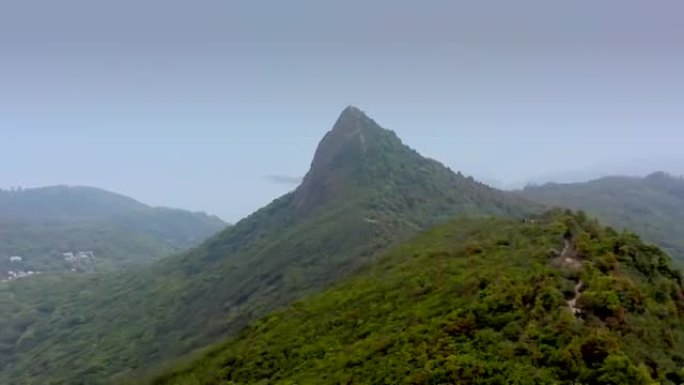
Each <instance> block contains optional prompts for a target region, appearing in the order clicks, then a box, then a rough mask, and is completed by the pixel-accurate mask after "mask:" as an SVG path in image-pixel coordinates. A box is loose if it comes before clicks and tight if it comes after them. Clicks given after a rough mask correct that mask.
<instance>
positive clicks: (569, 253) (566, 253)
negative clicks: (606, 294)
mask: <svg viewBox="0 0 684 385" xmlns="http://www.w3.org/2000/svg"><path fill="white" fill-rule="evenodd" d="M560 257H561V260H562V261H563V263H564V264H566V265H567V266H581V264H582V262H581V261H580V260H579V259H578V258H577V251H575V249H574V248H573V246H572V242H571V241H570V240H569V239H566V240H565V247H563V251H562V252H561V255H560ZM583 285H584V283H583V282H582V280H581V279H580V280H579V281H577V284H576V285H575V296H574V297H573V298H572V299H570V300H568V301H567V302H568V308H569V309H570V311H571V312H572V314H574V315H578V314H580V313H582V310H581V309H579V308H578V307H577V300H578V299H580V297H581V296H582V293H581V291H582V286H583Z"/></svg>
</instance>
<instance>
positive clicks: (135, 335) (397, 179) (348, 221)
mask: <svg viewBox="0 0 684 385" xmlns="http://www.w3.org/2000/svg"><path fill="white" fill-rule="evenodd" d="M537 210H538V206H537V205H535V204H531V203H529V202H528V201H526V200H524V199H522V198H519V197H517V196H515V195H511V194H508V193H504V192H501V191H498V190H494V189H491V188H489V187H487V186H484V185H482V184H480V183H477V182H476V181H474V180H472V179H471V178H466V177H464V176H462V175H460V174H458V173H454V172H452V171H451V170H449V169H448V168H446V167H444V166H443V165H441V164H440V163H438V162H436V161H433V160H429V159H426V158H423V157H422V156H420V155H419V154H418V153H417V152H415V151H414V150H412V149H410V148H408V147H407V146H405V145H404V144H403V143H402V142H401V140H399V138H398V137H397V136H396V135H395V134H394V133H393V132H391V131H389V130H385V129H383V128H381V127H380V126H379V125H378V124H377V123H375V122H374V121H373V120H371V119H370V118H368V117H367V116H366V115H365V114H363V113H362V112H361V111H359V110H358V109H356V108H354V107H349V108H347V109H345V110H344V111H343V112H342V114H341V115H340V117H339V119H338V120H337V122H336V123H335V125H334V127H333V129H332V130H331V131H330V132H329V133H328V134H327V135H326V136H325V138H324V139H323V140H322V141H321V144H320V146H319V148H318V149H317V151H316V154H315V157H314V160H313V162H312V165H311V170H310V171H309V173H308V174H307V176H306V177H305V179H304V181H303V183H302V185H301V186H299V187H298V188H297V189H296V190H295V191H293V192H292V193H289V194H286V195H285V196H283V197H281V198H278V199H276V200H275V201H274V202H272V203H271V204H269V205H268V206H266V207H264V208H262V209H260V210H258V211H257V212H255V213H254V214H252V215H250V216H249V217H247V218H245V219H244V220H242V221H240V222H239V223H237V224H236V225H235V226H233V227H231V228H228V229H226V230H225V231H223V232H222V233H220V234H218V235H216V236H214V237H212V238H211V239H209V240H207V241H206V242H205V243H203V244H202V245H200V246H199V247H197V248H195V249H193V250H191V251H189V252H188V253H185V254H183V255H179V256H176V257H172V258H169V259H165V260H163V261H161V262H159V263H157V264H154V265H153V266H151V267H149V268H147V269H143V270H141V271H137V272H131V273H126V274H120V275H116V276H108V277H100V276H93V277H89V278H87V279H85V278H84V279H83V280H78V281H69V282H57V283H55V282H51V281H49V280H32V281H34V282H32V283H31V284H24V285H12V286H8V287H5V288H4V289H3V288H2V287H1V286H0V295H3V294H5V293H2V292H1V290H5V291H6V294H7V295H6V297H8V298H11V301H9V303H8V304H6V308H7V310H3V309H0V310H2V311H0V314H3V317H4V318H5V319H0V328H1V329H2V330H3V336H2V341H1V342H2V344H3V345H2V349H0V365H2V366H3V370H2V371H1V374H0V382H8V383H22V384H24V383H28V384H44V383H49V382H50V381H53V382H54V383H69V384H81V383H82V384H93V383H101V382H103V381H104V380H106V379H108V378H111V377H112V376H116V378H119V379H121V378H130V377H127V376H128V375H130V376H133V377H135V376H136V373H139V372H140V371H145V370H148V369H150V368H151V367H153V366H154V365H156V364H157V363H160V362H164V361H165V360H168V359H171V358H176V357H178V356H180V355H183V354H186V353H188V352H190V351H192V350H193V349H196V348H199V347H202V346H206V345H207V344H209V343H211V342H214V341H217V340H218V339H221V338H224V337H226V336H230V335H234V334H235V333H237V332H239V331H240V330H242V328H243V327H244V326H246V325H247V324H248V323H249V322H251V321H252V320H254V319H256V318H258V317H261V316H263V315H265V314H267V313H269V312H271V311H273V310H274V309H277V308H280V307H283V306H286V305H288V304H290V303H291V302H292V301H294V300H296V299H300V298H302V297H304V296H306V295H309V294H312V293H315V292H318V291H320V290H322V289H324V288H326V287H328V286H329V285H330V284H331V283H334V282H336V281H338V280H340V279H342V278H345V277H347V276H348V275H349V274H351V273H352V272H354V271H356V270H358V269H359V268H362V267H363V266H366V265H368V264H369V263H372V262H374V261H375V260H376V258H377V257H378V256H379V255H381V254H382V253H384V252H385V251H386V250H387V249H388V248H389V247H391V246H393V245H395V244H396V243H397V242H400V241H403V240H405V239H406V238H407V237H410V236H412V235H414V234H416V233H417V232H419V231H421V230H422V229H425V228H426V227H429V226H432V225H434V224H436V223H439V222H442V221H445V220H447V219H448V218H451V217H453V216H456V215H472V216H478V215H498V216H509V217H511V216H518V217H520V216H525V215H528V214H529V213H530V212H536V211H537ZM35 285H45V286H46V287H48V288H52V290H44V291H46V292H49V293H50V295H45V296H42V297H36V296H34V295H32V293H33V290H34V289H35ZM1 305H2V303H0V306H1Z"/></svg>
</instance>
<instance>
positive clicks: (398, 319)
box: [149, 211, 684, 385]
mask: <svg viewBox="0 0 684 385" xmlns="http://www.w3.org/2000/svg"><path fill="white" fill-rule="evenodd" d="M564 237H565V238H567V237H571V238H572V242H573V243H574V244H575V246H574V247H576V250H577V254H578V258H580V259H581V261H582V267H581V269H579V270H576V271H575V270H567V269H563V268H558V267H554V265H553V263H552V259H553V258H554V257H557V255H558V253H559V251H560V250H561V248H563V242H564V241H563V239H564ZM578 281H581V282H583V289H582V292H581V297H580V298H579V301H578V307H579V308H580V309H581V313H580V314H578V315H575V314H573V312H571V311H570V309H569V308H568V304H567V301H568V300H569V299H570V298H572V297H573V296H574V295H575V293H574V290H573V287H574V286H575V285H576V282H578ZM683 284H684V282H683V278H682V275H681V274H680V273H679V272H678V271H676V270H675V269H673V268H672V267H671V266H670V260H669V257H668V256H667V255H666V254H665V253H663V252H662V251H661V250H659V249H658V248H656V247H654V246H650V245H646V244H644V243H642V242H641V241H640V240H639V238H638V237H637V236H635V235H634V234H631V233H626V232H617V231H614V230H613V229H611V228H603V227H601V226H599V224H598V223H597V222H596V221H593V220H589V219H587V217H586V216H585V215H583V214H572V213H569V212H560V211H556V212H552V213H548V214H545V215H543V216H541V217H539V218H536V219H535V220H533V221H526V222H521V221H511V220H504V219H477V220H471V219H459V220H455V221H453V222H450V223H448V224H445V225H442V226H438V227H436V228H434V229H432V230H430V231H428V232H427V233H425V234H423V235H421V236H419V237H417V238H416V239H414V240H412V241H410V242H407V243H405V244H402V245H401V246H399V247H396V248H394V249H393V251H391V252H390V253H389V254H388V255H386V256H384V257H383V258H381V259H380V260H379V262H378V263H377V264H375V265H373V266H372V267H370V268H368V269H366V270H365V271H364V272H362V273H360V274H359V275H358V276H356V277H354V278H353V279H350V280H348V281H346V282H344V283H342V284H340V285H337V286H336V287H334V288H332V289H330V290H327V291H325V292H324V293H322V294H319V295H315V296H313V297H311V298H308V299H306V300H303V301H299V302H296V303H294V304H293V305H292V306H290V307H289V308H288V309H286V310H283V311H279V312H276V313H274V314H271V315H269V316H267V317H265V318H262V319H261V320H259V321H258V322H256V323H255V324H253V325H252V326H250V327H249V328H247V329H246V330H245V331H243V332H242V333H241V334H240V335H239V336H237V337H235V338H233V339H230V340H228V341H226V342H224V343H221V344H218V345H215V346H213V347H211V348H209V349H207V350H206V351H205V352H204V353H203V354H202V355H201V358H199V359H194V360H190V361H188V362H186V363H184V364H183V363H179V364H177V365H174V366H173V369H172V370H171V371H170V372H168V373H165V374H163V375H160V376H158V377H156V378H155V379H153V380H151V381H149V383H151V384H153V385H212V384H310V383H316V384H502V383H507V384H596V385H598V384H601V385H604V384H615V385H617V384H644V385H650V384H654V383H660V384H677V385H678V384H681V383H682V382H684V370H682V369H683V368H684V291H683Z"/></svg>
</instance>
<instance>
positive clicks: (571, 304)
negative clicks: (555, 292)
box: [568, 280, 582, 315]
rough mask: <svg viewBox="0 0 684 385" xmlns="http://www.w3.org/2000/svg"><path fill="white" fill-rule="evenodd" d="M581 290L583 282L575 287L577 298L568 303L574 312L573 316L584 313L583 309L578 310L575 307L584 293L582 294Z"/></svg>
mask: <svg viewBox="0 0 684 385" xmlns="http://www.w3.org/2000/svg"><path fill="white" fill-rule="evenodd" d="M580 290H582V280H580V281H579V282H577V285H575V296H574V297H573V298H572V299H571V300H569V301H568V307H569V308H570V311H572V314H575V315H577V314H580V313H581V312H582V310H581V309H579V308H577V307H576V306H575V305H577V300H578V299H579V298H580V296H582V293H580Z"/></svg>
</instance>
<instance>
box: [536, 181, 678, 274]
mask: <svg viewBox="0 0 684 385" xmlns="http://www.w3.org/2000/svg"><path fill="white" fill-rule="evenodd" d="M522 195H523V196H524V197H527V198H529V199H532V200H535V201H538V202H542V203H546V204H550V205H553V206H562V207H568V208H572V209H576V210H585V211H587V212H590V213H591V214H592V215H596V216H597V217H599V218H600V219H601V220H603V221H605V222H606V223H608V224H610V225H612V226H615V227H617V228H627V229H630V230H632V231H635V232H636V233H638V234H639V235H641V236H643V237H644V239H646V240H648V241H650V242H654V243H657V244H658V245H659V246H661V247H662V248H664V249H665V250H667V251H668V252H669V253H670V254H671V255H672V256H673V257H674V258H675V259H677V260H678V262H679V263H680V264H682V263H684V226H683V225H682V224H684V179H682V178H681V177H680V178H676V177H673V176H669V175H667V174H665V173H662V172H658V173H654V174H651V175H649V176H647V177H645V178H632V177H608V178H602V179H598V180H595V181H591V182H586V183H573V184H547V185H543V186H530V187H527V188H525V189H524V190H523V191H522Z"/></svg>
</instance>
